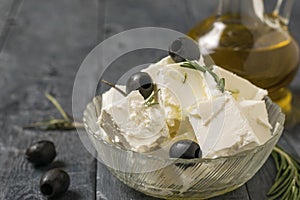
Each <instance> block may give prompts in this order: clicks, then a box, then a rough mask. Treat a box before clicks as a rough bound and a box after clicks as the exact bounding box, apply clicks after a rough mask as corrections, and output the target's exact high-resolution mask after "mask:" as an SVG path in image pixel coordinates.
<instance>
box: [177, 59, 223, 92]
mask: <svg viewBox="0 0 300 200" xmlns="http://www.w3.org/2000/svg"><path fill="white" fill-rule="evenodd" d="M180 66H181V67H186V68H190V69H196V70H199V71H201V72H203V73H206V72H208V73H209V74H210V75H211V76H212V77H213V78H214V80H215V81H216V83H217V87H218V88H219V90H221V92H224V91H225V79H224V78H220V77H219V76H218V75H217V74H216V73H214V72H213V71H212V69H211V68H210V67H207V66H205V65H204V66H201V65H199V64H198V63H197V62H195V61H189V60H188V61H186V62H184V63H183V64H181V65H180Z"/></svg>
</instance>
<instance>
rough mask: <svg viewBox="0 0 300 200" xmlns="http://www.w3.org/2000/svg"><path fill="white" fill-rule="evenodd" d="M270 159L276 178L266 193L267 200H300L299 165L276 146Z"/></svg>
mask: <svg viewBox="0 0 300 200" xmlns="http://www.w3.org/2000/svg"><path fill="white" fill-rule="evenodd" d="M272 157H273V159H274V161H275V164H276V168H277V176H276V178H275V182H274V184H273V186H272V187H271V189H270V190H269V192H268V196H269V197H270V198H269V199H270V200H274V199H278V198H280V199H300V174H299V173H300V163H299V162H298V161H296V160H295V159H294V158H292V157H291V156H290V155H289V154H288V153H286V152H285V151H284V150H282V149H281V148H280V147H278V146H276V147H275V148H274V149H273V152H272Z"/></svg>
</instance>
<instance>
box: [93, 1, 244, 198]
mask: <svg viewBox="0 0 300 200" xmlns="http://www.w3.org/2000/svg"><path fill="white" fill-rule="evenodd" d="M192 2H193V3H195V2H196V1H191V0H189V1H180V0H176V1H174V0H172V1H171V0H170V1H158V0H155V1H153V0H151V1H150V0H144V1H133V0H128V1H120V0H112V1H108V2H106V12H105V13H106V15H105V37H109V36H111V35H114V34H116V33H119V32H121V31H125V30H128V29H131V28H136V27H145V26H155V27H166V28H170V29H174V30H177V31H180V32H183V33H185V32H187V31H188V29H189V28H190V27H191V23H194V21H196V20H195V18H194V16H193V15H191V14H190V12H191V11H190V9H191V8H193V6H194V5H192V4H191V3H192ZM198 2H199V1H198ZM209 7H211V4H210V3H208V4H203V5H202V6H201V7H199V9H198V12H201V13H202V14H203V16H207V15H208V14H209V9H208V8H209ZM193 9H194V8H193ZM116 13H117V14H116ZM120 16H122V17H120ZM137 16H138V17H137ZM197 20H198V19H197ZM164 55H166V52H158V51H156V52H155V51H150V50H144V51H143V52H139V53H133V54H131V55H126V57H125V58H120V60H118V61H116V62H115V63H113V65H112V66H111V70H107V71H106V73H105V74H104V77H105V78H107V77H108V79H109V80H113V81H117V79H118V76H120V73H122V72H120V69H122V66H123V68H124V65H128V68H127V70H128V69H129V68H130V67H132V66H136V65H138V64H142V63H149V62H154V61H155V60H158V59H159V58H161V57H162V56H164ZM124 70H126V69H124ZM104 88H106V87H104ZM106 89H107V88H106ZM97 199H108V200H111V199H132V200H134V199H155V198H152V197H148V196H146V195H144V194H141V193H140V192H137V191H135V190H133V189H131V188H129V187H127V186H126V185H124V184H123V183H121V182H120V181H118V180H117V179H116V178H115V177H113V176H112V175H111V174H110V173H109V172H108V170H107V169H106V168H105V167H104V166H103V165H102V164H100V163H98V170H97ZM213 199H216V200H217V199H218V200H221V199H239V200H241V199H245V200H247V199H249V198H248V194H247V190H246V187H245V186H242V187H240V188H239V189H237V190H235V191H233V192H231V193H228V194H226V195H223V196H221V197H216V198H213Z"/></svg>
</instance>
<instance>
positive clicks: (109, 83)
mask: <svg viewBox="0 0 300 200" xmlns="http://www.w3.org/2000/svg"><path fill="white" fill-rule="evenodd" d="M101 82H102V83H105V84H106V85H108V86H110V87H112V88H114V89H116V90H117V91H118V92H120V93H121V94H122V95H123V96H124V97H126V96H127V94H126V93H125V92H124V91H123V90H121V89H120V88H118V87H117V86H116V85H115V84H113V83H111V82H109V81H107V80H104V79H102V80H101Z"/></svg>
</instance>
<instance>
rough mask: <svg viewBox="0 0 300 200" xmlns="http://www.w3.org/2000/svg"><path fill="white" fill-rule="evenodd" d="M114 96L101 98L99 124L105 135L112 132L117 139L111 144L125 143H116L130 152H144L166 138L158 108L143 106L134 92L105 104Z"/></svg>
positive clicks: (158, 106) (161, 113)
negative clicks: (122, 145) (121, 144)
mask: <svg viewBox="0 0 300 200" xmlns="http://www.w3.org/2000/svg"><path fill="white" fill-rule="evenodd" d="M114 92H117V91H114ZM114 92H112V93H114ZM114 96H115V95H113V94H110V95H106V96H104V98H103V102H104V103H103V108H102V112H101V115H100V118H99V119H100V120H99V123H100V126H101V127H102V128H103V129H104V130H105V131H106V132H107V134H108V135H109V133H111V132H112V131H113V133H114V136H117V138H116V137H114V136H113V139H114V140H115V141H116V140H124V139H125V141H118V142H121V143H124V144H125V145H126V147H128V146H130V147H131V149H132V150H136V151H147V150H149V149H151V148H155V147H156V146H158V145H159V144H160V143H162V142H163V140H164V139H167V138H168V137H169V129H168V126H167V124H166V122H165V121H164V120H162V119H164V115H165V114H164V110H163V109H162V108H161V107H160V105H153V106H145V100H144V98H143V97H142V95H141V94H140V93H139V92H138V91H133V92H131V93H130V94H129V95H128V96H126V97H122V98H120V99H119V100H116V101H114V102H113V103H111V102H109V101H110V100H111V98H112V97H114ZM106 98H107V99H106ZM107 101H108V102H107ZM113 129H115V130H113Z"/></svg>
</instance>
